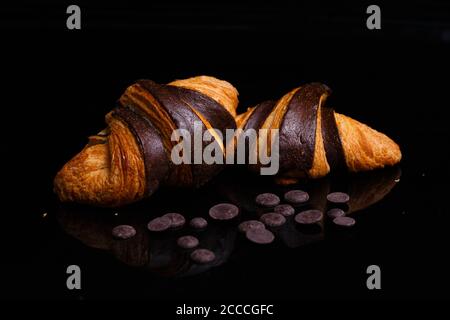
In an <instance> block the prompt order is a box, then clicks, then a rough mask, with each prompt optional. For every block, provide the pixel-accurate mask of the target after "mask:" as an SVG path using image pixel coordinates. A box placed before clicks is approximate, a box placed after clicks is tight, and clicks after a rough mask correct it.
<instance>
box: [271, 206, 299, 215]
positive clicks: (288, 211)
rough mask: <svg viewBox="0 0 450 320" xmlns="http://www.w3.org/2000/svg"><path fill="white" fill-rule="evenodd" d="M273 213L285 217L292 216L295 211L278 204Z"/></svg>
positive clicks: (291, 207) (290, 207)
mask: <svg viewBox="0 0 450 320" xmlns="http://www.w3.org/2000/svg"><path fill="white" fill-rule="evenodd" d="M273 211H274V212H276V213H279V214H282V215H283V216H285V217H289V216H292V215H293V214H294V213H295V209H294V207H293V206H291V205H290V204H279V205H278V206H276V207H275V208H274V209H273Z"/></svg>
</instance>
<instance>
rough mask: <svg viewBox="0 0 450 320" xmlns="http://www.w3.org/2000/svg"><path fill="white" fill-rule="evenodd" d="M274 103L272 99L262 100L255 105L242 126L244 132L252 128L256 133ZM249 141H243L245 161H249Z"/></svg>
mask: <svg viewBox="0 0 450 320" xmlns="http://www.w3.org/2000/svg"><path fill="white" fill-rule="evenodd" d="M275 105H276V101H273V100H269V101H264V102H261V103H260V104H258V105H256V106H255V109H254V110H253V112H252V113H251V115H250V117H249V118H248V119H247V123H246V124H245V126H244V127H243V130H244V132H245V131H246V130H248V129H254V130H256V132H257V133H258V130H259V129H260V128H261V127H262V125H263V124H264V121H265V120H266V119H267V117H268V116H269V115H270V113H271V112H272V110H273V108H274V107H275ZM241 137H244V138H245V136H241ZM246 139H247V138H246ZM249 143H250V141H249V140H248V139H247V140H246V141H245V163H250V158H249V150H250V145H249ZM235 160H236V159H235ZM251 168H253V169H256V168H255V167H251Z"/></svg>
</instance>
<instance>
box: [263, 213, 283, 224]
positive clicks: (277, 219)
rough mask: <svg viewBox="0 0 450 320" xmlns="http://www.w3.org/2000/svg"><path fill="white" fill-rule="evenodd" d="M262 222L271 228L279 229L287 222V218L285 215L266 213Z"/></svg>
mask: <svg viewBox="0 0 450 320" xmlns="http://www.w3.org/2000/svg"><path fill="white" fill-rule="evenodd" d="M260 220H261V221H262V222H263V223H264V224H265V225H266V226H269V227H279V226H282V225H283V224H284V223H285V222H286V218H285V217H283V215H281V214H279V213H275V212H269V213H264V214H263V215H262V216H261V218H260Z"/></svg>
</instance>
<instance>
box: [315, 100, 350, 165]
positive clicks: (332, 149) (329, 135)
mask: <svg viewBox="0 0 450 320" xmlns="http://www.w3.org/2000/svg"><path fill="white" fill-rule="evenodd" d="M321 110H322V111H321V113H322V138H323V145H324V147H325V152H326V155H327V161H328V164H329V165H330V169H331V170H343V169H346V168H347V165H346V162H345V154H344V149H343V148H342V143H341V138H340V137H339V131H338V128H337V124H336V118H335V117H334V110H333V109H331V108H326V107H323V106H322V109H321Z"/></svg>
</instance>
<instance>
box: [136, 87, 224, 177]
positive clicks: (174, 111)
mask: <svg viewBox="0 0 450 320" xmlns="http://www.w3.org/2000/svg"><path fill="white" fill-rule="evenodd" d="M137 83H138V84H139V85H141V86H142V87H143V88H144V89H146V90H147V91H148V92H150V94H151V95H153V97H155V99H156V100H158V102H159V103H160V105H161V106H162V107H163V108H165V109H166V110H167V112H168V113H169V115H170V117H171V118H172V120H173V122H174V124H175V126H176V127H177V128H178V129H185V130H187V131H188V132H189V133H190V135H191V163H192V165H191V169H192V179H193V181H192V182H193V184H194V186H199V185H202V184H204V183H206V182H207V181H208V180H210V179H211V177H212V176H213V175H214V174H216V173H217V172H218V171H219V169H220V165H217V164H212V165H207V164H205V163H202V164H193V163H194V123H195V122H196V121H197V122H198V123H200V124H201V131H202V134H203V132H204V131H205V130H206V127H205V125H204V123H203V122H202V121H201V120H200V118H199V117H198V116H197V115H196V114H195V112H194V111H193V110H192V109H191V108H190V107H189V106H188V105H187V104H186V103H185V102H183V101H182V100H181V99H180V98H179V97H178V96H177V95H175V94H173V90H172V89H170V88H169V86H167V85H160V84H157V83H155V82H153V81H151V80H139V81H138V82H137ZM201 143H202V151H203V150H204V148H205V147H206V146H207V145H208V144H210V143H211V142H208V141H203V139H202V141H201Z"/></svg>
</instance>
